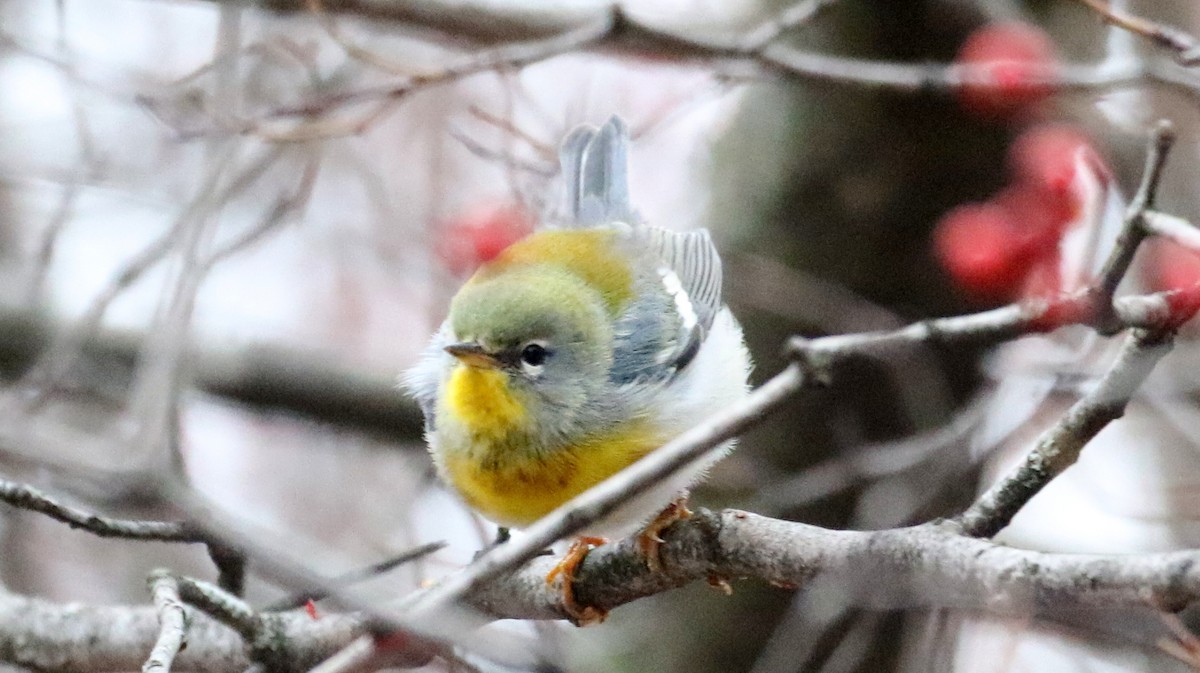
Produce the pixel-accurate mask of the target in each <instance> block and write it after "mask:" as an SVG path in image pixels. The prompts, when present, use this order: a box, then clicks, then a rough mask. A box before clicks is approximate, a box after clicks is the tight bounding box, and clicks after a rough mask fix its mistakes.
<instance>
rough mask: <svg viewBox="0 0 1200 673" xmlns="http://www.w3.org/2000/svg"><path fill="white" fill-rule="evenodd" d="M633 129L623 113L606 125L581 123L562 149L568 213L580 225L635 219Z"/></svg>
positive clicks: (560, 158) (630, 221) (560, 153)
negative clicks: (630, 159) (630, 162)
mask: <svg viewBox="0 0 1200 673" xmlns="http://www.w3.org/2000/svg"><path fill="white" fill-rule="evenodd" d="M628 148H629V133H628V131H627V130H626V128H625V122H623V121H621V118H620V117H617V116H615V115H614V116H613V117H611V118H610V119H609V120H608V121H607V122H605V124H604V125H603V126H601V127H600V128H598V129H597V128H595V127H594V126H580V127H578V128H576V129H575V130H574V131H571V133H569V134H568V135H567V137H566V139H565V140H563V143H562V147H561V148H560V149H559V152H558V155H559V161H560V162H561V163H562V175H563V181H564V182H565V183H566V187H567V214H568V216H569V217H570V218H571V219H572V220H573V223H574V224H576V225H578V226H595V225H599V224H607V223H609V222H615V221H620V222H628V223H632V222H634V220H635V219H636V214H635V213H634V211H633V206H631V205H630V203H629V174H628V169H627V166H626V154H627V152H628Z"/></svg>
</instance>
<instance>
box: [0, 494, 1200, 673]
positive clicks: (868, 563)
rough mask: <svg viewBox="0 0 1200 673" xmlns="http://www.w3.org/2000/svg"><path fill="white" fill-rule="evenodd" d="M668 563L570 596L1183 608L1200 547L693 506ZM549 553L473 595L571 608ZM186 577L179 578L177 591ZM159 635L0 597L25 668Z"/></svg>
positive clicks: (547, 611)
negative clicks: (1024, 539)
mask: <svg viewBox="0 0 1200 673" xmlns="http://www.w3.org/2000/svg"><path fill="white" fill-rule="evenodd" d="M663 539H664V541H665V542H664V544H663V546H662V549H661V556H662V561H663V567H662V570H661V571H658V572H655V571H651V570H650V569H649V568H648V567H647V566H646V563H645V558H644V556H642V553H641V552H640V551H639V549H638V548H637V543H636V541H635V540H634V539H632V538H631V539H627V540H624V541H621V542H619V543H615V544H609V545H604V546H602V547H599V548H597V549H595V550H593V551H592V552H591V553H590V554H588V556H587V558H586V559H585V560H584V561H583V563H582V564H581V566H580V567H579V569H578V570H577V572H576V579H575V593H576V597H577V598H578V599H579V600H581V601H586V603H587V604H589V605H594V606H596V607H599V608H603V609H612V608H616V607H618V606H620V605H623V604H625V603H629V602H631V601H634V600H637V599H639V598H642V597H645V596H649V595H653V594H656V593H661V592H663V591H667V590H669V589H672V588H676V587H680V586H683V585H685V584H688V583H690V582H694V581H697V580H707V579H709V578H711V577H721V578H740V577H748V578H757V579H760V580H763V581H767V582H770V583H772V584H776V585H781V586H792V587H801V586H804V585H805V584H807V583H808V582H810V581H811V580H812V579H813V578H815V577H817V576H822V577H827V578H832V579H834V580H837V581H839V582H841V583H842V585H843V586H845V587H846V588H847V600H848V602H849V603H851V604H855V605H860V606H865V607H870V608H877V609H878V608H915V607H956V608H969V609H975V610H980V611H983V612H987V613H990V614H999V615H1027V614H1029V613H1030V612H1037V611H1040V610H1050V609H1054V610H1060V609H1071V608H1098V607H1107V608H1117V607H1142V606H1151V607H1154V608H1158V609H1163V610H1169V611H1173V610H1178V609H1181V608H1182V607H1183V606H1185V605H1186V604H1187V603H1189V602H1191V601H1193V600H1196V599H1198V598H1200V552H1197V551H1185V552H1171V553H1160V554H1107V555H1096V554H1053V553H1043V552H1036V551H1028V550H1023V549H1014V548H1010V547H1006V546H1004V545H1000V544H996V543H994V542H991V541H989V540H986V539H978V538H971V537H965V536H962V535H960V534H958V532H957V529H956V527H954V526H950V525H946V524H937V523H934V524H924V525H921V526H916V527H913V528H901V529H894V530H885V531H836V530H828V529H824V528H820V527H817V526H811V525H807V524H803V523H795V522H789V521H781V520H777V519H771V518H767V517H762V516H758V515H755V514H750V513H747V512H741V511H736V510H726V511H723V512H718V513H714V512H709V511H707V510H697V511H696V512H695V514H694V515H693V517H692V518H690V519H687V520H684V521H680V522H678V523H676V524H674V525H673V526H671V527H670V528H668V529H667V530H665V531H664V532H663ZM554 562H555V560H554V559H551V558H546V557H541V558H537V559H534V560H533V561H532V562H531V563H529V564H528V565H526V566H525V567H523V568H521V569H520V570H519V571H518V572H516V573H514V574H512V575H508V576H505V577H499V578H495V579H494V580H493V581H492V582H491V583H489V584H488V585H487V586H484V587H481V588H480V589H479V590H478V591H476V592H475V593H473V594H471V595H470V596H469V597H468V599H467V603H468V604H469V605H471V606H473V607H476V608H478V609H480V610H482V611H483V612H484V613H486V614H487V615H488V616H489V617H491V618H495V619H500V618H511V619H564V618H566V616H567V614H568V613H567V611H566V609H565V607H564V606H563V605H562V603H561V601H562V593H561V591H558V590H557V589H556V588H555V587H552V586H547V585H546V582H545V576H546V573H547V571H548V570H549V569H550V567H551V566H552V565H553V564H554ZM184 586H185V585H184V584H181V585H180V589H181V592H182V591H184ZM189 614H190V619H191V620H192V623H191V627H190V630H189V635H188V647H187V648H186V649H185V650H183V651H182V652H181V653H180V655H179V657H178V658H177V659H176V662H175V670H177V671H201V672H203V673H241V671H243V670H245V668H246V666H248V665H249V663H250V660H249V658H248V657H247V655H246V653H245V651H244V645H243V642H242V640H241V638H240V637H239V636H238V635H237V634H235V633H234V632H233V631H231V630H229V629H228V628H227V627H225V626H223V625H220V624H218V623H216V622H214V621H213V620H212V619H210V618H208V617H207V616H205V615H203V614H195V613H189ZM270 616H271V618H272V619H273V620H275V621H274V623H275V624H276V626H277V627H278V629H277V630H276V631H274V632H273V638H274V640H275V641H276V642H277V643H278V644H279V645H280V647H281V648H282V649H281V651H282V652H285V653H286V657H285V658H282V659H281V660H280V662H281V664H280V665H281V666H282V668H281V669H280V670H287V671H295V670H305V669H306V668H307V667H310V666H312V665H314V664H315V663H316V662H317V661H320V660H323V659H325V658H327V657H328V656H330V655H332V654H333V653H334V652H336V651H339V650H340V649H342V648H344V647H345V646H347V645H349V644H350V643H352V642H354V641H355V639H356V638H358V637H359V636H361V635H363V634H364V633H365V632H366V631H365V626H364V624H363V622H362V620H360V619H358V618H356V617H353V616H346V615H329V616H323V617H321V618H319V619H317V620H313V619H312V618H310V617H309V616H308V615H306V614H304V613H302V612H285V613H271V615H270ZM158 633H159V627H158V622H157V618H156V616H155V611H154V610H152V609H150V608H144V607H85V606H79V605H55V604H52V603H48V602H45V601H40V600H37V599H30V598H24V597H20V596H15V595H11V594H0V652H3V653H5V656H4V658H5V659H6V660H8V661H12V662H14V663H16V664H18V665H23V666H30V667H34V668H38V669H40V670H50V669H53V670H59V671H64V672H66V673H75V672H80V673H82V672H84V671H88V672H91V673H96V672H99V671H117V670H131V669H132V668H134V667H136V666H138V665H140V663H141V661H140V658H141V657H142V656H144V654H142V653H144V652H146V651H148V650H149V649H150V648H151V647H152V646H153V644H154V642H155V640H156V638H157V636H158Z"/></svg>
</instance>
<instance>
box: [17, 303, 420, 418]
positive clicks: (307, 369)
mask: <svg viewBox="0 0 1200 673" xmlns="http://www.w3.org/2000/svg"><path fill="white" fill-rule="evenodd" d="M62 329H66V327H64V326H61V325H57V324H54V323H52V322H51V321H50V320H48V319H46V318H44V317H41V316H39V315H37V314H34V313H32V312H27V311H3V310H0V372H5V373H9V374H10V375H13V374H15V375H20V374H21V373H23V372H25V371H26V370H28V368H29V367H30V366H32V365H33V363H34V362H35V361H36V360H37V359H38V357H39V356H40V355H41V354H42V353H43V352H44V351H45V349H46V348H47V347H48V346H49V345H50V343H51V341H52V339H53V334H55V333H56V332H59V331H61V330H62ZM143 337H144V335H142V334H140V333H133V332H120V331H103V330H102V331H99V332H98V333H96V334H95V335H94V336H92V337H91V338H90V339H89V340H88V341H87V342H85V343H84V345H83V352H84V354H85V356H86V359H87V361H88V362H87V365H86V366H83V367H80V370H79V372H77V373H72V375H71V376H69V377H68V381H69V383H68V385H69V386H70V387H72V388H79V387H83V388H85V389H88V388H92V389H93V390H94V392H96V393H98V394H105V395H107V394H122V393H121V389H122V388H124V387H125V386H127V385H128V383H129V380H130V378H131V377H132V372H133V369H134V368H135V366H136V363H137V358H138V354H139V349H140V346H141V343H142V339H143ZM187 359H188V361H189V362H190V363H192V366H193V368H194V370H195V371H194V377H193V381H194V383H195V384H196V385H197V386H198V387H199V388H200V389H201V390H204V391H206V392H208V393H211V394H213V395H217V396H219V397H223V398H226V399H229V400H232V401H234V402H238V403H241V404H247V405H251V406H255V407H263V408H267V409H279V410H284V411H288V412H290V413H294V414H298V415H301V416H305V417H308V418H311V419H314V420H318V421H321V422H325V423H334V424H337V425H338V426H340V427H344V428H355V429H359V430H362V431H366V432H371V433H375V434H378V435H381V436H384V437H388V438H393V439H398V440H415V439H418V438H419V437H420V436H421V432H422V428H423V427H424V426H423V421H422V419H421V412H420V410H419V409H418V408H417V405H416V404H415V403H414V402H413V401H412V399H411V398H409V397H408V396H407V395H406V394H405V393H404V391H402V390H400V389H399V388H398V387H397V386H396V381H395V377H394V376H393V375H391V374H384V373H382V372H368V371H360V370H354V369H351V368H349V367H346V366H342V365H339V364H338V363H337V362H336V361H334V360H332V359H330V358H328V357H319V356H317V355H316V354H313V353H305V352H302V351H295V350H288V349H283V348H275V347H268V346H255V345H250V346H245V347H241V348H238V349H236V350H233V349H217V348H197V349H195V350H194V351H193V352H191V353H189V354H188V356H187ZM97 370H103V371H104V372H105V377H104V379H103V380H102V381H101V380H94V379H93V378H91V376H94V374H91V376H89V374H90V373H92V372H95V371H97Z"/></svg>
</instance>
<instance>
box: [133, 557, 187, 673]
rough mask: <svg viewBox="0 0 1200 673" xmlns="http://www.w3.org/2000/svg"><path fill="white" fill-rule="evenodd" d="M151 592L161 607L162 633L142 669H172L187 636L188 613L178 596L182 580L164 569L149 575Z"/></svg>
mask: <svg viewBox="0 0 1200 673" xmlns="http://www.w3.org/2000/svg"><path fill="white" fill-rule="evenodd" d="M149 583H150V592H151V594H152V596H153V598H154V608H155V610H157V611H158V622H159V629H160V630H159V633H158V640H157V641H156V642H155V643H154V649H152V650H150V656H149V658H147V659H146V663H144V664H142V673H170V671H171V663H172V662H173V661H175V657H176V656H178V654H179V652H180V651H181V650H182V649H183V647H184V645H185V643H186V639H187V614H186V611H185V610H184V607H183V601H182V600H180V598H179V583H178V582H176V581H175V578H174V577H172V576H171V575H170V574H168V573H167V572H166V571H163V570H156V571H154V572H153V573H151V575H150V582H149Z"/></svg>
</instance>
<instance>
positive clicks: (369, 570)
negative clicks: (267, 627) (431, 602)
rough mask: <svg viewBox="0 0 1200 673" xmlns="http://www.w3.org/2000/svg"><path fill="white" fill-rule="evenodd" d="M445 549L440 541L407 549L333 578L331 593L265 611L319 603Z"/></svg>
mask: <svg viewBox="0 0 1200 673" xmlns="http://www.w3.org/2000/svg"><path fill="white" fill-rule="evenodd" d="M445 547H446V543H445V542H442V541H438V542H430V543H428V544H423V545H420V546H417V547H413V548H412V549H406V550H405V551H402V552H400V553H399V554H396V555H395V556H393V557H391V558H388V559H384V560H383V561H379V562H378V563H372V564H371V565H369V566H367V567H365V568H359V569H357V570H353V571H351V572H348V573H345V574H344V575H339V576H337V577H335V578H333V579H332V580H330V581H329V584H330V587H329V591H309V592H305V593H299V594H296V595H295V596H292V597H289V598H284V599H282V600H279V601H276V602H274V603H272V604H271V605H269V606H267V607H266V608H263V609H264V610H266V611H268V612H275V611H279V610H291V609H293V608H298V607H300V606H302V605H304V604H305V603H306V602H308V601H319V600H321V599H323V598H325V597H327V596H329V595H330V594H331V593H334V592H337V591H338V590H340V589H342V588H343V587H346V586H349V585H351V584H357V583H359V582H363V581H365V580H369V579H372V578H374V577H378V576H380V575H382V574H384V573H386V572H389V571H391V570H393V569H395V568H398V567H400V566H402V565H404V564H406V563H412V562H413V561H416V560H418V559H422V558H425V557H426V556H429V555H430V554H433V553H434V552H437V551H440V550H442V549H445Z"/></svg>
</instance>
